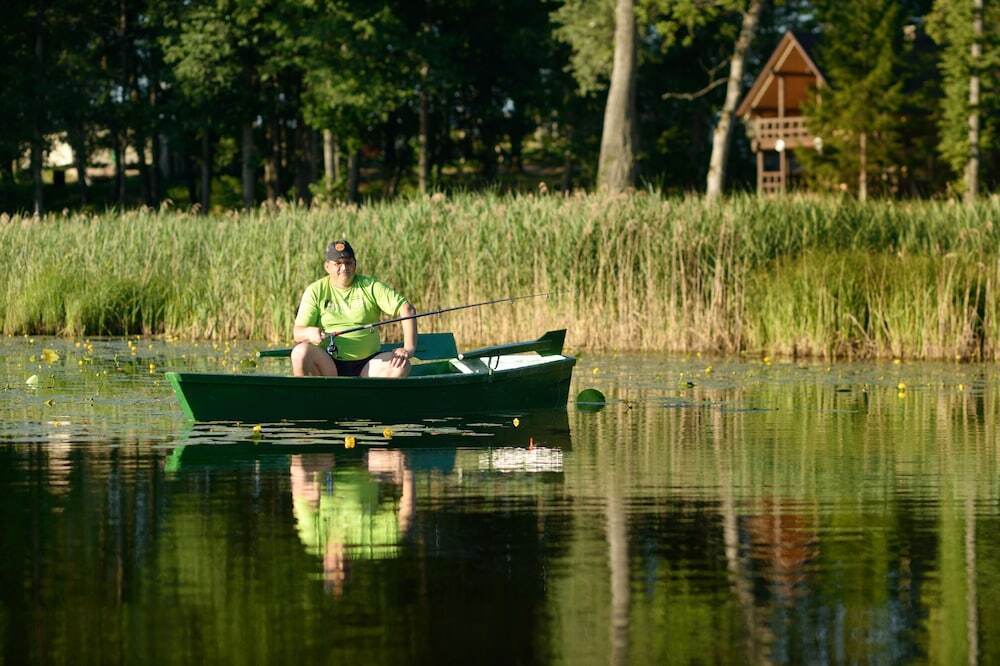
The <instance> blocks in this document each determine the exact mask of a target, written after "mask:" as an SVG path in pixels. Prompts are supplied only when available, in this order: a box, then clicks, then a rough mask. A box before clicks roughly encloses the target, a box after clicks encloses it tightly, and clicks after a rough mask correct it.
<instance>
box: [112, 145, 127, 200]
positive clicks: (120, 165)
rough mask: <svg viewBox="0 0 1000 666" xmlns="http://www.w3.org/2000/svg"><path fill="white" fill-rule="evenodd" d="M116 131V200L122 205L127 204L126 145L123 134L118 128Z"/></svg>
mask: <svg viewBox="0 0 1000 666" xmlns="http://www.w3.org/2000/svg"><path fill="white" fill-rule="evenodd" d="M112 132H113V133H114V139H113V142H114V148H113V150H114V154H115V200H116V201H117V203H118V205H119V206H121V207H124V206H125V145H124V141H122V136H121V134H120V133H119V132H118V130H117V129H115V130H112Z"/></svg>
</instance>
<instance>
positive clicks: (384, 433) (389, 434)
mask: <svg viewBox="0 0 1000 666" xmlns="http://www.w3.org/2000/svg"><path fill="white" fill-rule="evenodd" d="M382 436H383V437H385V438H386V439H392V428H386V429H385V430H383V431H382Z"/></svg>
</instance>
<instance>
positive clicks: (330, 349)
mask: <svg viewBox="0 0 1000 666" xmlns="http://www.w3.org/2000/svg"><path fill="white" fill-rule="evenodd" d="M558 293H559V292H558V291H547V292H545V293H544V294H529V295H527V296H508V297H507V298H497V299H495V300H492V301H483V302H482V303H470V304H469V305H456V306H454V307H451V308H442V309H440V310H434V311H433V312H418V313H417V314H414V315H407V316H405V317H396V318H395V319H386V320H385V321H377V322H375V323H372V324H364V325H363V326H355V327H353V328H346V329H344V330H343V331H323V333H324V335H328V336H330V343H329V344H328V345H327V346H326V351H327V353H328V354H329V355H330V356H334V355H336V353H337V343H336V339H337V336H338V335H345V334H347V333H356V332H358V331H368V330H371V329H373V328H378V327H379V326H385V325H386V324H395V323H396V322H399V321H407V320H408V319H420V318H421V317H431V316H434V315H439V314H444V313H445V312H454V311H455V310H467V309H468V308H478V307H482V306H484V305H495V304H497V303H513V302H514V301H520V300H523V299H525V298H541V297H542V296H551V295H552V294H558Z"/></svg>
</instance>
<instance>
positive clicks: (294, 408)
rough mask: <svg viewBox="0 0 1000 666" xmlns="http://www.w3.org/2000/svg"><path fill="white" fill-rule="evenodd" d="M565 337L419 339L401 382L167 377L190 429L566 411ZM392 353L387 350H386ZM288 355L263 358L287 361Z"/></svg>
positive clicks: (569, 365) (568, 361) (568, 366)
mask: <svg viewBox="0 0 1000 666" xmlns="http://www.w3.org/2000/svg"><path fill="white" fill-rule="evenodd" d="M565 337H566V331H565V330H559V331H550V332H548V333H546V334H545V335H544V336H542V337H541V338H539V339H538V340H531V341H527V342H517V343H512V344H507V345H497V346H492V347H483V348H481V349H476V350H472V351H469V352H465V353H463V354H459V353H457V351H456V350H455V343H454V336H452V335H451V334H450V333H436V334H423V335H421V336H420V338H419V342H418V348H417V353H416V356H417V358H418V359H419V360H420V361H421V362H420V363H416V364H414V366H413V369H412V371H411V373H410V376H409V377H407V378H405V379H383V378H367V377H290V376H287V375H262V374H254V375H233V374H210V373H190V372H168V373H166V377H167V379H168V380H169V382H170V384H171V386H172V387H173V389H174V393H175V394H176V396H177V398H178V400H179V401H180V403H181V408H182V409H183V410H184V413H185V414H186V415H187V416H188V418H189V419H191V420H193V421H244V422H254V423H273V422H277V421H311V420H321V421H335V420H344V419H385V418H392V419H394V420H398V419H413V418H423V417H428V416H456V415H460V414H475V413H486V412H505V411H512V410H532V409H550V408H553V407H565V405H566V401H567V398H568V396H569V385H570V380H571V378H572V375H573V366H574V365H576V359H574V358H573V357H571V356H564V355H563V354H562V348H563V342H564V340H565ZM394 346H396V345H384V346H383V349H384V350H385V349H391V348H392V347H394ZM288 351H289V350H280V351H272V352H264V353H262V354H261V356H285V355H287V353H288Z"/></svg>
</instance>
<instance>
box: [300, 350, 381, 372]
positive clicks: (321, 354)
mask: <svg viewBox="0 0 1000 666" xmlns="http://www.w3.org/2000/svg"><path fill="white" fill-rule="evenodd" d="M373 360H374V359H373ZM292 374H293V375H295V376H296V377H306V376H314V377H336V376H337V364H336V363H334V362H333V359H332V358H330V355H329V354H327V353H326V352H325V351H323V349H322V348H320V347H317V346H316V345H314V344H310V343H308V342H300V343H299V344H297V345H295V348H294V349H292Z"/></svg>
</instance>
